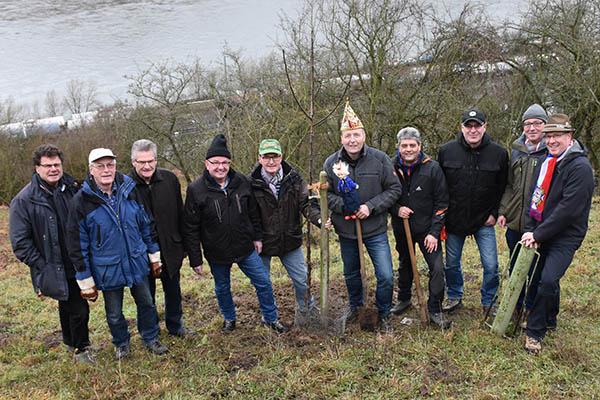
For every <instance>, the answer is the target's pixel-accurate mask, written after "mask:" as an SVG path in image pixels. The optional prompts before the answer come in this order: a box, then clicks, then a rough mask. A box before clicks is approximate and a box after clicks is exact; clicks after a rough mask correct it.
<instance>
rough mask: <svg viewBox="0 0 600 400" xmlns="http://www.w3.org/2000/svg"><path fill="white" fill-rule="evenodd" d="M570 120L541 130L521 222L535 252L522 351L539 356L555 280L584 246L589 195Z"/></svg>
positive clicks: (590, 177) (550, 323) (558, 119)
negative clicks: (540, 151)
mask: <svg viewBox="0 0 600 400" xmlns="http://www.w3.org/2000/svg"><path fill="white" fill-rule="evenodd" d="M574 131H575V129H573V128H572V127H571V124H570V122H569V117H567V116H566V115H564V114H555V115H551V116H550V117H548V123H547V124H546V126H545V127H544V130H543V132H544V133H545V139H546V147H547V148H548V153H549V154H548V157H547V158H546V160H545V161H544V162H543V163H539V164H538V168H537V170H536V172H535V173H534V175H533V176H534V182H535V188H532V190H533V193H532V197H531V206H530V209H529V213H527V214H526V217H525V233H524V234H523V236H522V237H521V241H522V242H523V244H524V245H525V246H528V247H536V248H539V252H540V260H539V264H538V267H537V270H536V272H535V275H534V276H533V282H532V285H537V293H536V296H535V300H534V303H533V309H532V310H531V314H529V317H528V318H527V330H526V333H527V338H526V342H525V349H526V350H527V351H528V352H531V353H538V352H539V351H540V350H541V348H542V345H541V341H542V339H543V338H544V336H545V335H546V332H548V331H553V330H555V329H556V326H557V316H558V310H559V303H560V278H562V276H563V275H564V274H565V272H566V271H567V268H569V265H570V264H571V261H572V260H573V256H574V255H575V251H576V250H577V249H578V248H579V246H580V245H581V242H583V239H584V237H585V234H586V232H587V227H588V218H589V215H590V207H591V203H592V194H593V191H594V173H593V171H592V167H591V165H590V162H589V161H588V159H587V154H588V150H587V149H586V148H585V147H584V145H583V143H581V142H580V141H579V140H577V139H573V132H574Z"/></svg>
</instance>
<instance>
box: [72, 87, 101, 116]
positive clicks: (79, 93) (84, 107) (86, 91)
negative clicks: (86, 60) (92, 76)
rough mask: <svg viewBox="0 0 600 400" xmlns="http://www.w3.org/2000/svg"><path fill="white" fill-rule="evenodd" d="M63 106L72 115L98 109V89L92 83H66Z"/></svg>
mask: <svg viewBox="0 0 600 400" xmlns="http://www.w3.org/2000/svg"><path fill="white" fill-rule="evenodd" d="M63 104H64V106H65V108H66V109H68V110H69V111H70V112H71V113H73V114H79V113H82V112H87V111H91V110H93V109H95V108H98V107H100V105H101V104H100V101H99V100H98V89H97V87H96V84H95V83H94V82H91V81H88V82H87V83H86V82H84V81H83V80H80V79H72V80H70V81H69V82H68V83H67V94H66V96H65V98H64V100H63Z"/></svg>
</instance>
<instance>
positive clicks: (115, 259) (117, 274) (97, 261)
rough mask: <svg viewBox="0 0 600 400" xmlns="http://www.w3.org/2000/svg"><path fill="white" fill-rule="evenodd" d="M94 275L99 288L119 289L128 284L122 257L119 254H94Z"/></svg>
mask: <svg viewBox="0 0 600 400" xmlns="http://www.w3.org/2000/svg"><path fill="white" fill-rule="evenodd" d="M92 275H93V277H94V281H95V283H96V287H98V289H108V290H111V289H118V288H120V287H123V286H125V284H126V279H125V276H124V275H123V268H122V266H121V257H120V256H119V255H118V254H117V255H110V256H93V257H92Z"/></svg>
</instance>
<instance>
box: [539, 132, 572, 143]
mask: <svg viewBox="0 0 600 400" xmlns="http://www.w3.org/2000/svg"><path fill="white" fill-rule="evenodd" d="M569 133H571V132H552V134H550V135H549V134H548V133H546V134H545V135H544V138H545V139H546V141H548V140H549V139H558V138H559V137H561V136H564V135H568V134H569Z"/></svg>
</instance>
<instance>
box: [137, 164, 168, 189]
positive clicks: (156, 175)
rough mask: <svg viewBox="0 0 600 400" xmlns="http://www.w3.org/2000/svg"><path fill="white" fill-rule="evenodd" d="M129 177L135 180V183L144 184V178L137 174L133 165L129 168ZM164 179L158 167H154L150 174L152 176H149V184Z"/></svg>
mask: <svg viewBox="0 0 600 400" xmlns="http://www.w3.org/2000/svg"><path fill="white" fill-rule="evenodd" d="M130 176H131V178H132V179H133V180H134V181H135V183H136V184H140V185H142V184H143V185H146V184H147V183H146V181H145V180H144V178H142V177H141V176H139V175H138V173H137V171H136V170H135V168H134V167H132V168H131V174H130ZM163 179H164V177H163V173H162V171H161V170H160V168H158V167H157V168H156V169H155V170H154V173H153V174H152V176H151V177H150V184H153V183H156V182H160V181H162V180H163Z"/></svg>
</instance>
